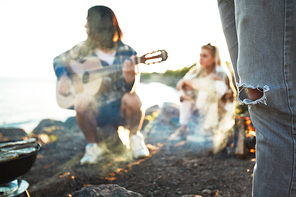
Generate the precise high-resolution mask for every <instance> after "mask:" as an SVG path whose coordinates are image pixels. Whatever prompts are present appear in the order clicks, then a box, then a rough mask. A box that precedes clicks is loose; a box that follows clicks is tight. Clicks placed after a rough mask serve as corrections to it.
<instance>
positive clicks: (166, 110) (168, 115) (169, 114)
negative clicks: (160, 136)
mask: <svg viewBox="0 0 296 197" xmlns="http://www.w3.org/2000/svg"><path fill="white" fill-rule="evenodd" d="M179 114H180V107H179V106H178V105H177V104H175V103H167V102H166V103H164V104H163V107H162V111H161V119H162V121H163V122H165V123H173V124H177V123H178V122H179Z"/></svg>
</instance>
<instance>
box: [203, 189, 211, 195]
mask: <svg viewBox="0 0 296 197" xmlns="http://www.w3.org/2000/svg"><path fill="white" fill-rule="evenodd" d="M201 194H202V195H211V194H212V190H210V189H204V190H202V192H201Z"/></svg>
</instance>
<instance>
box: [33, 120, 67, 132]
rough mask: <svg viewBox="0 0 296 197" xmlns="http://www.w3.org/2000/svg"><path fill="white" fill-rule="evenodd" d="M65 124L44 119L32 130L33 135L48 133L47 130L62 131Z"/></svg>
mask: <svg viewBox="0 0 296 197" xmlns="http://www.w3.org/2000/svg"><path fill="white" fill-rule="evenodd" d="M64 126H65V123H63V122H62V121H58V120H52V119H44V120H42V121H41V122H40V123H39V124H38V126H37V127H36V128H35V129H34V130H33V134H42V133H48V128H60V129H64Z"/></svg>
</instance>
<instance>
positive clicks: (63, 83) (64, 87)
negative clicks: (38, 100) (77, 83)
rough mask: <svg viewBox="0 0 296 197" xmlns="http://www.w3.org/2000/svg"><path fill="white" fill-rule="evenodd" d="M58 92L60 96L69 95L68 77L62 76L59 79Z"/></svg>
mask: <svg viewBox="0 0 296 197" xmlns="http://www.w3.org/2000/svg"><path fill="white" fill-rule="evenodd" d="M59 82H60V83H59V85H58V91H59V94H61V95H62V96H68V95H69V94H70V85H69V77H68V76H67V75H65V74H64V75H62V76H61V77H60V79H59Z"/></svg>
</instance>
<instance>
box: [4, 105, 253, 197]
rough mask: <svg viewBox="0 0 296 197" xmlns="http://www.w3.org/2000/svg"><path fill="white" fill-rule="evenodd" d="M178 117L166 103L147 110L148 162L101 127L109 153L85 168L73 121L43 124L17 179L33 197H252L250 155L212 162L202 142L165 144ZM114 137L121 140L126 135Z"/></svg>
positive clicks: (36, 131) (110, 130)
mask: <svg viewBox="0 0 296 197" xmlns="http://www.w3.org/2000/svg"><path fill="white" fill-rule="evenodd" d="M178 113H179V109H178V107H177V106H175V105H174V104H171V103H166V104H165V105H164V106H163V108H159V107H158V106H154V107H151V108H150V109H148V110H147V112H146V118H145V125H144V127H143V129H142V133H143V134H144V136H145V138H146V144H147V147H148V148H149V151H150V154H151V155H150V157H148V158H146V159H142V160H135V159H133V158H132V156H131V152H130V150H129V149H128V148H127V147H126V146H125V145H124V144H123V143H122V141H121V140H120V138H119V137H118V134H117V130H116V129H115V128H112V127H109V128H104V130H105V131H107V132H105V133H104V138H105V141H106V143H107V146H108V148H109V149H110V150H111V151H112V154H108V155H105V160H103V161H102V162H100V163H98V164H96V165H86V166H81V165H80V164H79V160H80V158H81V157H82V155H83V153H84V147H85V145H86V143H87V142H86V140H85V139H84V137H83V134H82V133H81V131H80V129H79V127H78V126H77V124H76V121H75V118H74V117H71V118H69V119H68V120H67V121H65V122H61V121H55V120H43V121H41V122H40V124H39V125H38V126H37V127H36V128H35V129H34V131H33V132H32V133H31V134H30V135H31V136H30V137H35V138H37V139H38V142H39V143H40V144H41V145H42V148H41V150H40V151H39V153H38V157H37V160H36V163H35V165H34V166H33V168H32V169H31V170H30V171H29V172H28V173H27V174H26V175H24V176H23V177H22V178H23V179H24V180H26V181H27V182H29V184H30V187H29V192H30V194H31V196H34V197H38V196H46V197H50V196H52V197H53V196H55V197H56V196H76V197H77V196H192V195H193V196H194V195H195V196H216V197H218V196H225V197H226V196H251V179H252V172H253V165H254V159H253V157H254V156H253V155H249V156H247V157H246V158H245V159H238V158H235V157H230V156H226V155H224V156H221V155H220V157H217V156H213V155H211V154H209V146H208V145H207V144H205V143H190V142H187V141H179V142H174V141H169V140H168V137H169V136H170V135H171V134H172V133H173V132H174V131H175V130H176V129H177V128H178V126H179V125H178ZM4 130H5V129H4ZM4 130H3V129H2V130H0V131H1V135H2V138H1V139H4V137H7V136H8V137H9V133H13V132H11V131H9V132H7V130H6V131H4ZM18 132H19V135H21V134H24V133H23V132H21V131H18ZM119 132H120V133H121V137H122V136H123V137H122V139H124V135H126V134H127V133H126V132H125V130H119Z"/></svg>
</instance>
